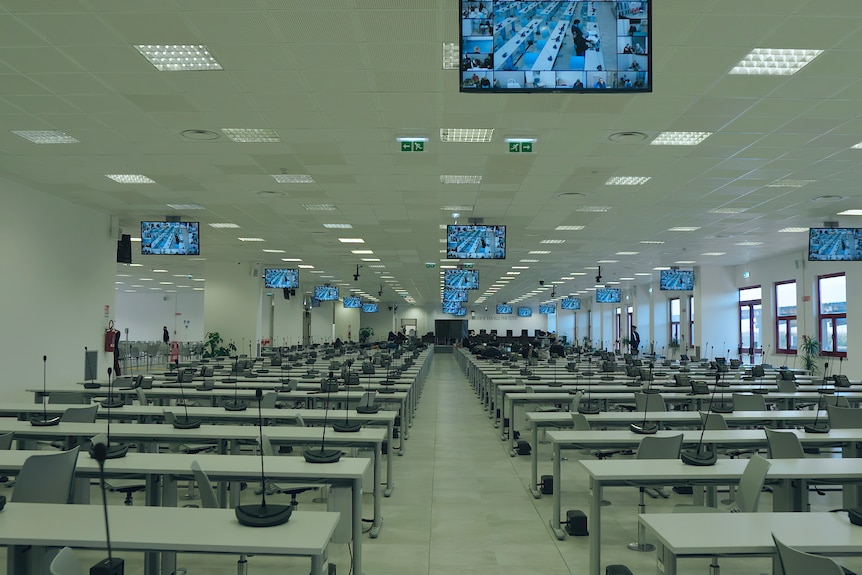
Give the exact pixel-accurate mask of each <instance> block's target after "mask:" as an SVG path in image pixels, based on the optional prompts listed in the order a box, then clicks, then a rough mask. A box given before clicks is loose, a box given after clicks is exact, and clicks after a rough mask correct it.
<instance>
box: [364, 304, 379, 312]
mask: <svg viewBox="0 0 862 575" xmlns="http://www.w3.org/2000/svg"><path fill="white" fill-rule="evenodd" d="M362 313H377V304H376V303H364V304H362Z"/></svg>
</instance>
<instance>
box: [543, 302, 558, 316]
mask: <svg viewBox="0 0 862 575" xmlns="http://www.w3.org/2000/svg"><path fill="white" fill-rule="evenodd" d="M539 313H541V314H545V315H547V314H550V313H557V306H556V304H552V303H542V304H539Z"/></svg>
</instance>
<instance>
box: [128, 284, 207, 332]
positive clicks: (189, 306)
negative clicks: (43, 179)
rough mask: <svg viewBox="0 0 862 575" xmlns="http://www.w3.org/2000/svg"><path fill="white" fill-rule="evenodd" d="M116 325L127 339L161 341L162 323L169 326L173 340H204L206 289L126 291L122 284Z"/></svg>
mask: <svg viewBox="0 0 862 575" xmlns="http://www.w3.org/2000/svg"><path fill="white" fill-rule="evenodd" d="M116 306H117V309H116V314H115V322H116V329H118V330H120V332H122V334H123V341H125V340H126V329H128V330H129V333H128V336H129V340H130V341H161V340H162V326H168V330H169V331H170V332H171V339H172V340H174V341H203V339H204V292H202V291H179V292H177V293H162V292H158V293H156V292H151V291H146V292H140V291H138V292H134V293H127V292H126V291H125V290H124V289H122V286H120V289H117V292H116Z"/></svg>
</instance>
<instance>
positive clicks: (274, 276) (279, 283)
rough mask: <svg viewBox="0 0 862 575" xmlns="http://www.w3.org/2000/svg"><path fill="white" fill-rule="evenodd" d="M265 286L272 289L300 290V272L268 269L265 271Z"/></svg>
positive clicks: (288, 269)
mask: <svg viewBox="0 0 862 575" xmlns="http://www.w3.org/2000/svg"><path fill="white" fill-rule="evenodd" d="M263 285H264V286H265V287H267V288H271V289H284V288H292V289H295V288H298V287H299V270H298V269H291V268H266V269H264V270H263Z"/></svg>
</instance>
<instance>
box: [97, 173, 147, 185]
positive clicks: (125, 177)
mask: <svg viewBox="0 0 862 575" xmlns="http://www.w3.org/2000/svg"><path fill="white" fill-rule="evenodd" d="M105 177H106V178H110V179H111V180H114V181H115V182H117V183H118V184H155V183H156V182H154V181H153V180H151V179H150V178H148V177H147V176H144V175H142V174H105Z"/></svg>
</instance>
